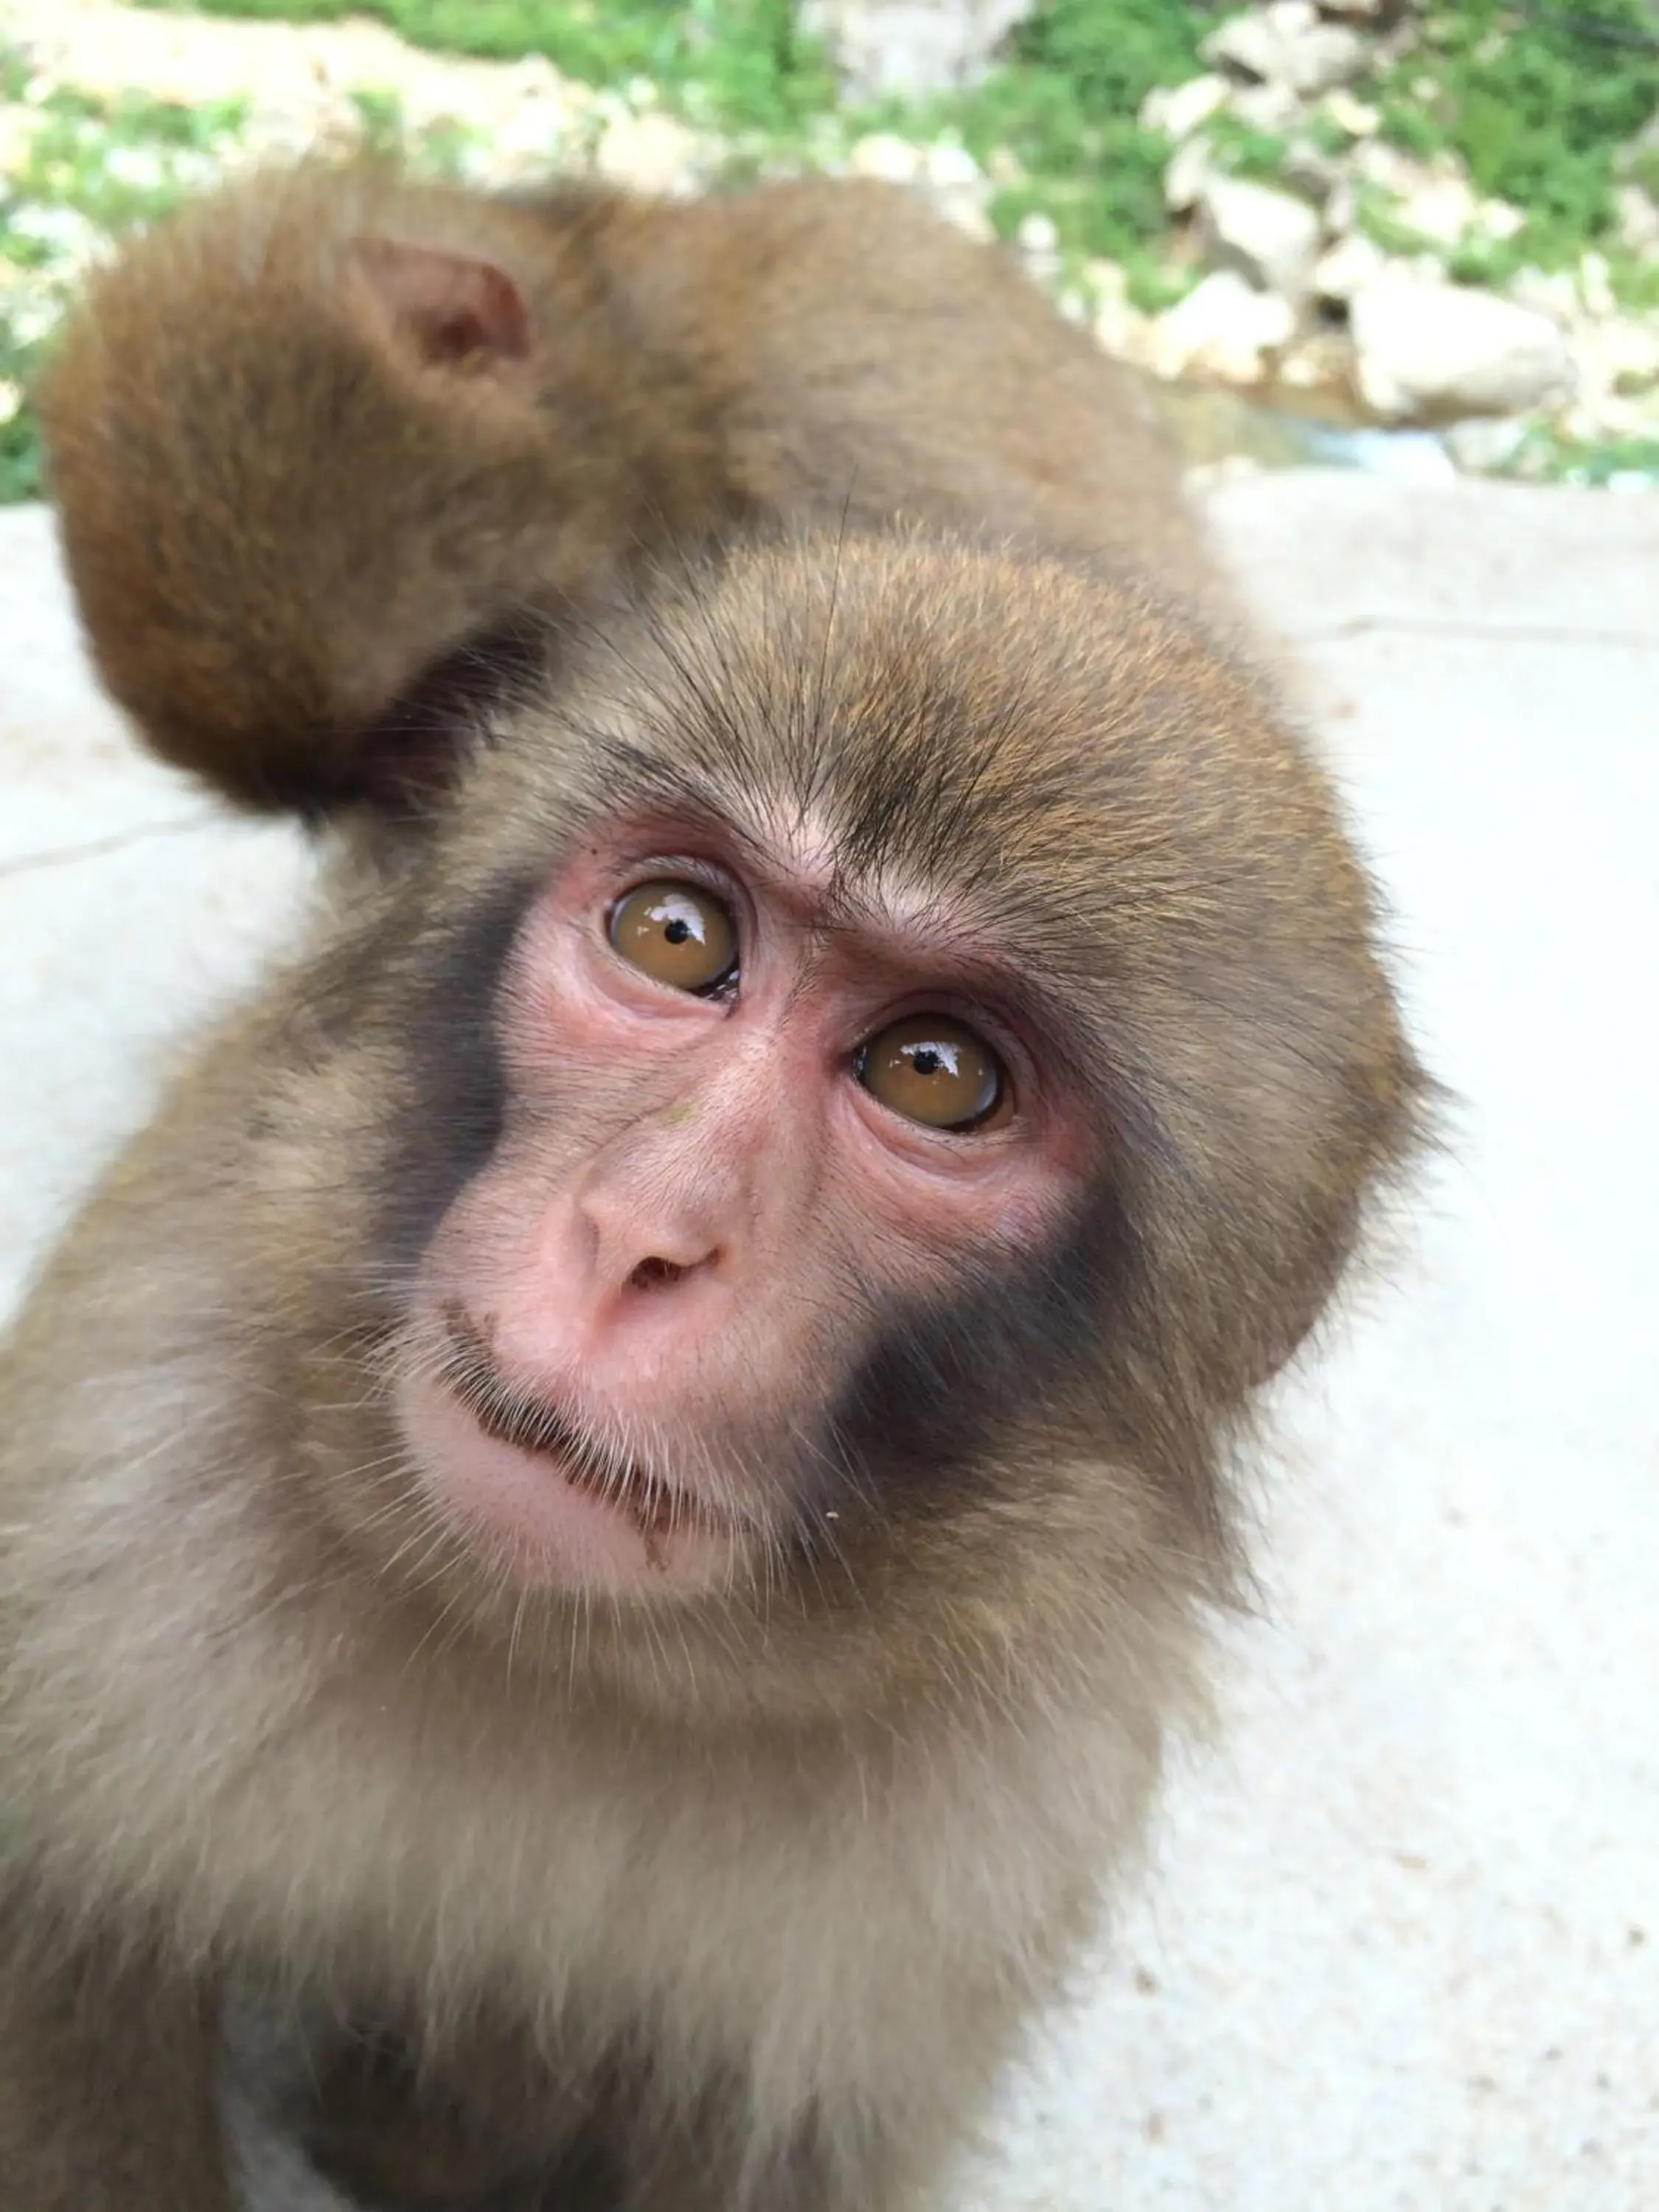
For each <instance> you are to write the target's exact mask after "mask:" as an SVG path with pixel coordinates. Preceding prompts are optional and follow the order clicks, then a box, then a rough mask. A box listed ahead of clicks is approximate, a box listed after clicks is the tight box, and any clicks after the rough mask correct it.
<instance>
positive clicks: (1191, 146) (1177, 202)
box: [1164, 138, 1211, 215]
mask: <svg viewBox="0 0 1659 2212" xmlns="http://www.w3.org/2000/svg"><path fill="white" fill-rule="evenodd" d="M1210 173H1211V171H1210V149H1209V147H1208V145H1207V144H1206V143H1205V141H1204V140H1203V139H1202V138H1188V139H1187V140H1186V141H1185V142H1184V143H1182V144H1181V145H1179V146H1177V147H1176V150H1175V152H1174V153H1173V154H1172V155H1170V161H1169V163H1168V165H1167V167H1165V169H1164V205H1165V206H1166V207H1167V208H1168V209H1169V210H1170V213H1171V214H1172V215H1186V214H1188V213H1189V212H1190V211H1191V210H1192V209H1194V208H1195V207H1196V206H1197V205H1198V203H1199V199H1200V196H1201V194H1202V192H1203V191H1204V187H1205V185H1206V184H1207V182H1208V181H1209V178H1210Z"/></svg>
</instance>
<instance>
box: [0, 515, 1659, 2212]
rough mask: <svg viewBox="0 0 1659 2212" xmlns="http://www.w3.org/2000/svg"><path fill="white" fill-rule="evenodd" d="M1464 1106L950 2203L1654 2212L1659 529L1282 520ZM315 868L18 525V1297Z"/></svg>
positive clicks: (9, 807) (11, 1282)
mask: <svg viewBox="0 0 1659 2212" xmlns="http://www.w3.org/2000/svg"><path fill="white" fill-rule="evenodd" d="M1211 497H1212V508H1213V511H1214V513H1215V517H1216V520H1217V522H1218V526H1219V528H1220V531H1221V533H1222V538H1223V540H1224V543H1225V545H1226V547H1227V549H1228V550H1230V552H1231V554H1232V555H1233V556H1235V558H1236V560H1237V564H1238V567H1239V569H1240V573H1241V574H1242V576H1243V580H1244V581H1245V583H1246V586H1247V587H1248V588H1249V590H1250V591H1251V592H1253V593H1254V594H1255V596H1256V597H1257V598H1258V599H1259V601H1260V603H1261V606H1262V608H1263V610H1264V611H1265V612H1266V613H1267V616H1268V617H1269V618H1270V619H1271V621H1272V622H1273V623H1274V624H1275V625H1276V626H1277V627H1278V628H1279V630H1280V631H1281V632H1282V633H1284V634H1285V635H1288V636H1289V637H1290V638H1291V640H1292V641H1294V642H1295V643H1296V644H1297V646H1298V647H1299V648H1300V650H1301V653H1302V656H1303V659H1304V663H1305V665H1307V667H1308V669H1309V670H1310V698H1311V702H1312V706H1313V710H1314V713H1315V715H1316V720H1317V721H1318V723H1319V725H1320V726H1321V728H1322V732H1323V733H1324V736H1325V738H1326V740H1327V741H1328V745H1329V748H1330V750H1331V752H1332V755H1333V757H1334V759H1335V761H1336V763H1337V764H1338V766H1339V769H1340V773H1341V775H1342V776H1343V778H1344V779H1345V781H1346V785H1347V787H1348V789H1349V790H1350V792H1351V793H1352V801H1353V805H1354V808H1355V810H1356V813H1357V817H1358V822H1359V823H1360V825H1361V829H1362V833H1363V836H1364V839H1365V842H1367V844H1368V845H1369V847H1370V850H1371V851H1372V853H1373V854H1374V855H1375V857H1376V861H1377V864H1378V866H1379V867H1380V869H1381V871H1382V873H1383V878H1384V879H1385V881H1386V883H1387V884H1388V886H1389V890H1390V893H1391V896H1392V897H1393V900H1394V902H1395V911H1396V915H1397V926H1396V929H1395V939H1396V943H1397V945H1398V950H1399V955H1400V963H1401V972H1402V975H1403V977H1404V980H1405V982H1406V987H1407V992H1408V994H1409V998H1410V1001H1411V1005H1412V1007H1413V1012H1414V1017H1415V1020H1416V1024H1417V1027H1418V1030H1419V1034H1420V1036H1421V1038H1422V1041H1423V1043H1424V1047H1425V1051H1426V1053H1427V1054H1428V1056H1429V1058H1430V1060H1431V1063H1432V1065H1433V1066H1434V1067H1435V1069H1436V1071H1437V1073H1438V1074H1439V1075H1440V1076H1441V1077H1442V1078H1443V1079H1444V1080H1445V1081H1446V1082H1447V1083H1448V1084H1449V1085H1451V1086H1452V1087H1453V1088H1454V1090H1455V1092H1456V1093H1457V1094H1458V1104H1457V1107H1456V1109H1455V1116H1454V1120H1453V1124H1452V1150H1451V1153H1450V1156H1449V1158H1448V1159H1447V1160H1446V1162H1445V1163H1444V1164H1443V1166H1441V1167H1440V1168H1439V1169H1438V1170H1437V1172H1436V1174H1435V1176H1433V1178H1432V1181H1431V1188H1430V1190H1429V1192H1428V1194H1427V1197H1426V1200H1425V1204H1424V1205H1423V1206H1422V1207H1421V1209H1420V1212H1419V1219H1418V1223H1417V1226H1416V1231H1415V1236H1414V1242H1413V1246H1412V1249H1410V1250H1409V1251H1408V1252H1407V1255H1405V1256H1404V1258H1403V1260H1402V1261H1401V1264H1400V1265H1399V1267H1398V1268H1397V1270H1396V1272H1395V1275H1394V1276H1393V1278H1392V1279H1391V1280H1390V1281H1389V1283H1388V1284H1387V1285H1375V1286H1372V1287H1371V1288H1370V1289H1369V1290H1368V1291H1367V1293H1366V1295H1365V1297H1364V1300H1363V1302H1361V1303H1362V1307H1363V1310H1357V1311H1356V1312H1354V1313H1353V1314H1352V1315H1351V1316H1349V1318H1347V1319H1346V1321H1345V1322H1343V1324H1342V1325H1341V1326H1340V1328H1338V1329H1337V1330H1336V1331H1334V1334H1333V1337H1332V1340H1331V1342H1330V1343H1329V1345H1328V1346H1327V1347H1326V1348H1325V1350H1324V1351H1323V1352H1322V1355H1321V1356H1320V1358H1318V1359H1317V1360H1316V1361H1310V1363H1308V1364H1307V1365H1306V1367H1305V1369H1304V1371H1302V1372H1301V1373H1299V1374H1298V1375H1297V1376H1295V1377H1293V1378H1292V1380H1291V1383H1290V1384H1289V1386H1288V1387H1287V1388H1286V1389H1285V1392H1284V1397H1285V1440H1286V1449H1285V1452H1284V1453H1283V1454H1282V1455H1281V1462H1282V1463H1281V1466H1280V1468H1279V1472H1277V1473H1276V1474H1274V1476H1273V1479H1272V1480H1271V1483H1270V1486H1269V1494H1268V1500H1267V1509H1266V1512H1265V1515H1264V1520H1265V1529H1264V1543H1263V1556H1264V1559H1265V1564H1266V1604H1265V1607H1264V1617H1263V1618H1262V1620H1261V1621H1259V1622H1258V1623H1256V1624H1255V1625H1253V1626H1249V1627H1246V1628H1243V1629H1241V1630H1240V1631H1239V1632H1238V1633H1237V1637H1236V1638H1235V1639H1234V1641H1235V1644H1236V1652H1235V1659H1234V1664H1233V1666H1232V1668H1231V1672H1230V1674H1229V1677H1228V1687H1227V1693H1226V1701H1225V1702H1226V1705H1227V1713H1228V1723H1229V1726H1228V1732H1227V1734H1226V1736H1225V1741H1224V1744H1223V1747H1222V1748H1221V1749H1220V1750H1218V1752H1214V1753H1208V1754H1199V1753H1194V1754H1193V1755H1192V1756H1191V1757H1190V1758H1189V1759H1187V1760H1186V1761H1184V1762H1183V1764H1182V1769H1181V1771H1180V1772H1179V1773H1178V1774H1177V1776H1176V1782H1175V1786H1174V1788H1173V1790H1172V1793H1171V1796H1170V1805H1169V1810H1168V1814H1167V1818H1166V1820H1165V1822H1164V1828H1163V1831H1162V1832H1161V1835H1160V1838H1159V1847H1158V1863H1157V1866H1156V1869H1155V1871H1154V1875H1153V1877H1152V1881H1151V1882H1150V1884H1149V1886H1148V1888H1147V1890H1146V1893H1145V1895H1144V1896H1143V1898H1142V1899H1140V1900H1139V1901H1138V1902H1137V1903H1136V1904H1135V1905H1133V1907H1131V1908H1130V1909H1129V1910H1127V1911H1126V1913H1125V1915H1124V1917H1123V1920H1122V1922H1121V1925H1120V1927H1119V1929H1117V1931H1116V1932H1115V1937H1114V1940H1113V1942H1112V1943H1111V1945H1110V1947H1109V1955H1108V1956H1107V1957H1106V1958H1105V1959H1104V1960H1103V1962H1102V1963H1101V1965H1100V1966H1099V1967H1098V1969H1097V1972H1095V1973H1094V1974H1093V1975H1091V1978H1090V1979H1089V1981H1088V1983H1087V1984H1086V1986H1085V1988H1084V1989H1083V1990H1081V1991H1080V1993H1079V2009H1078V2012H1077V2015H1076V2016H1075V2018H1073V2019H1072V2020H1069V2021H1066V2023H1064V2024H1062V2025H1061V2026H1060V2027H1059V2028H1058V2029H1057V2030H1056V2032H1055V2033H1054V2035H1053V2036H1052V2037H1051V2038H1050V2039H1048V2044H1047V2045H1046V2047H1045V2049H1044V2050H1043V2051H1042V2052H1041V2053H1040V2054H1039V2055H1038V2057H1037V2059H1036V2062H1035V2063H1034V2064H1033V2067H1032V2069H1031V2071H1030V2074H1029V2075H1027V2076H1025V2077H1024V2078H1022V2080H1021V2081H1019V2082H1018V2083H1017V2084H1015V2085H1014V2087H1013V2090H1012V2093H1011V2096H1010V2100H1009V2106H1008V2110H1007V2112H1006V2115H1005V2116H1004V2120H1003V2124H1002V2127H1001V2130H1000V2141H999V2143H998V2145H997V2148H996V2152H995V2155H994V2157H992V2158H990V2159H989V2160H987V2165H986V2167H985V2170H984V2171H983V2172H981V2173H977V2174H975V2176H973V2177H972V2178H970V2179H969V2181H968V2182H967V2183H966V2184H965V2185H964V2189H963V2195H962V2207H963V2212H1153V2208H1160V2212H1162V2208H1171V2209H1172V2212H1175V2209H1176V2208H1178V2212H1546V2208H1547V2212H1652V2208H1654V2207H1656V2206H1659V1264H1656V1263H1659V1166H1656V1160H1659V716H1656V714H1654V713H1653V711H1652V710H1651V708H1650V700H1651V699H1652V697H1653V696H1654V695H1655V693H1656V691H1659V498H1648V497H1632V498H1630V499H1619V498H1615V497H1613V496H1610V495H1594V494H1583V495H1577V494H1571V493H1565V492H1544V491H1532V490H1524V489H1513V488H1507V487H1499V486H1474V485H1463V486H1452V487H1437V488H1434V489H1414V488H1410V487H1406V486H1398V485H1389V484H1387V483H1380V482H1376V481H1373V480H1368V479H1366V478H1364V477H1345V476H1335V475H1331V476H1324V475H1316V474H1305V475H1291V476H1281V477H1257V478H1255V479H1250V480H1246V481H1243V482H1240V483H1233V484H1231V485H1229V486H1227V487H1225V489H1221V490H1219V491H1218V492H1215V493H1213V494H1212V495H1211ZM305 876H306V866H305V862H304V860H303V856H302V855H301V853H300V851H299V848H298V846H297V842H296V841H295V839H293V838H292V837H291V836H289V834H288V833H287V832H285V831H283V830H280V829H252V828H248V827H246V826H244V825H233V824H230V823H225V822H224V821H222V820H221V819H220V818H219V817H217V816H216V814H215V813H214V811H213V810H212V809H211V808H210V806H209V805H207V804H206V803H205V802H204V801H202V800H200V799H197V798H196V797H195V796H194V795H193V794H192V793H190V792H188V791H187V790H185V788H183V787H181V786H179V785H178V784H177V783H175V782H174V781H172V780H171V779H169V778H167V776H165V775H162V774H161V772H160V771H158V770H152V769H149V768H147V767H145V766H144V765H143V763H140V762H139V761H138V760H137V757H136V756H134V755H133V754H132V753H131V751H130V750H127V749H126V747H125V744H124V742H123V740H122V739H121V738H120V736H119V733H118V726H117V725H116V722H115V720H114V718H113V717H112V714H110V713H109V712H108V711H107V710H106V708H104V707H102V706H101V705H100V703H99V702H98V701H97V700H96V699H95V697H94V695H93V692H92V690H91V689H90V687H89V684H88V678H87V676H86V673H85V671H84V670H83V668H82V665H81V664H80V662H79V660H78V659H77V655H76V647H75V644H74V640H73V632H72V625H71V623H70V617H69V616H68V613H67V610H66V607H65V603H64V592H63V589H62V586H61V584H60V582H59V581H58V576H57V573H56V568H55V566H54V562H53V558H52V551H51V542H50V535H49V532H48V530H47V527H46V523H45V520H44V519H43V518H42V517H41V516H40V515H39V514H36V513H10V514H7V515H5V516H3V517H0V1303H3V1302H4V1301H5V1300H6V1299H8V1298H9V1297H10V1296H11V1295H12V1294H13V1293H15V1290H16V1289H17V1287H18V1285H19V1284H20V1283H21V1279H22V1276H23V1273H24V1271H25V1269H26V1267H27V1264H28V1261H29V1258H30V1255H32V1254H33V1252H34V1251H35V1250H36V1249H38V1247H39V1245H40V1241H41V1240H42V1239H43V1238H44V1237H46V1236H47V1235H48V1234H49V1233H50V1232H51V1231H52V1227H53V1226H54V1225H55V1224H56V1223H57V1222H58V1220H59V1219H60V1218H62V1216H63V1213H64V1209H65V1207H66V1206H68V1205H69V1204H70V1202H71V1200H72V1199H73V1196H74V1194H75V1193H76V1190H77V1189H78V1188H79V1187H80V1186H81V1184H82V1182H84V1180H85V1178H86V1176H87V1175H88V1171H89V1170H90V1169H91V1168H92V1166H93V1165H94V1163H95V1162H96V1161H97V1160H98V1158H100V1156H101V1155H102V1154H103V1153H104V1152H105V1151H106V1149H107V1147H108V1146H109V1144H110V1142H111V1140H112V1138H113V1136H114V1134H115V1133H117V1132H118V1130H119V1129H121V1128H122V1127H125V1126H126V1125H128V1124H129V1123H131V1121H133V1120H134V1118H135V1117H136V1116H137V1115H140V1114H141V1113H142V1112H143V1103H144V1101H145V1100H146V1098H147V1097H149V1095H150V1093H151V1091H152V1088H153V1086H154V1085H155V1081H156V1080H157V1079H158V1076H159V1073H160V1071H161V1066H162V1065H163V1062H164V1058H165V1052H166V1048H167V1042H168V1041H169V1040H171V1039H172V1038H173V1037H174V1036H176V1035H177V1034H178V1033H179V1031H180V1030H182V1029H184V1028H185V1027H187V1026H188V1024H189V1023H190V1021H191V1018H193V1017H194V1016H195V1015H196V1014H197V1012H198V1011H199V1010H200V1009H202V1008H203V1007H204V1006H208V1005H210V1004H212V1003H214V1002H216V1001H217V1000H221V999H222V997H223V996H224V995H225V994H226V993H227V992H228V991H229V990H230V989H232V988H234V986H235V984H236V983H237V982H238V981H239V980H240V978H241V977H242V976H243V975H246V973H247V972H248V971H249V970H250V969H251V968H252V965H253V963H254V961H255V958H256V957H257V954H258V950H259V948H260V947H261V946H263V945H270V944H272V943H275V942H280V941H281V939H282V937H283V932H284V928H285V927H286V924H287V920H288V917H289V915H291V914H292V913H293V911H294V908H295V900H296V898H297V897H298V896H299V894H300V892H301V889H302V887H303V882H304V878H305Z"/></svg>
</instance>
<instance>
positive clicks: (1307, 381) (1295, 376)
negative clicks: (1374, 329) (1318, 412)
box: [1278, 331, 1352, 392]
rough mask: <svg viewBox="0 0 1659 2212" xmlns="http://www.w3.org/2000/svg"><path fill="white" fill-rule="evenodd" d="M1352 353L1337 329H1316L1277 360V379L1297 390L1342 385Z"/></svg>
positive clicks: (1319, 389) (1319, 390)
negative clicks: (1311, 334) (1310, 335)
mask: <svg viewBox="0 0 1659 2212" xmlns="http://www.w3.org/2000/svg"><path fill="white" fill-rule="evenodd" d="M1351 361H1352V352H1351V349H1350V348H1349V346H1348V343H1347V340H1346V337H1344V336H1343V334H1342V333H1341V332H1340V331H1315V332H1314V334H1313V336H1312V337H1305V338H1302V339H1299V340H1298V341H1297V343H1296V344H1294V345H1293V346H1291V347H1290V348H1289V349H1287V351H1286V352H1285V354H1284V356H1282V358H1281V359H1280V361H1279V372H1278V374H1279V382H1280V384H1282V385H1286V386H1290V387H1291V389H1292V390H1294V391H1298V392H1323V391H1328V390H1330V389H1331V388H1332V387H1333V386H1337V385H1341V384H1346V381H1347V377H1348V368H1349V365H1350V362H1351Z"/></svg>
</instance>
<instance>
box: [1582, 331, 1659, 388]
mask: <svg viewBox="0 0 1659 2212" xmlns="http://www.w3.org/2000/svg"><path fill="white" fill-rule="evenodd" d="M1572 357H1573V360H1574V362H1575V363H1576V364H1577V369H1578V381H1579V388H1580V392H1581V394H1582V395H1583V397H1585V398H1594V397H1595V396H1596V395H1598V394H1599V395H1603V396H1612V395H1613V394H1615V393H1616V394H1620V395H1623V394H1625V393H1628V392H1638V391H1641V390H1642V389H1644V387H1645V386H1649V385H1651V384H1653V383H1655V382H1659V320H1654V319H1642V318H1640V317H1638V316H1635V315H1620V316H1615V317H1613V318H1611V319H1609V320H1607V321H1606V322H1598V323H1589V324H1583V325H1580V327H1579V328H1578V329H1577V331H1574V333H1573V337H1572Z"/></svg>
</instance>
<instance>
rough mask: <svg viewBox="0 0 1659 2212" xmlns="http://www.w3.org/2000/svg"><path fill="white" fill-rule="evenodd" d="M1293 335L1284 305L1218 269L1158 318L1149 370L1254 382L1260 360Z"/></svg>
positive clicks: (1287, 307)
mask: <svg viewBox="0 0 1659 2212" xmlns="http://www.w3.org/2000/svg"><path fill="white" fill-rule="evenodd" d="M1295 331H1296V315H1295V313H1294V311H1293V310H1292V308H1291V306H1290V303H1289V302H1288V301H1285V300H1281V299H1279V297H1277V296H1276V295H1274V294H1273V293H1271V292H1257V291H1255V290H1253V289H1251V287H1250V286H1249V284H1247V283H1245V281H1244V279H1243V277H1242V276H1239V275H1238V274H1237V272H1236V271H1235V270H1231V269H1218V270H1213V271H1212V273H1211V274H1210V275H1209V276H1206V277H1205V279H1204V280H1203V282H1202V283H1200V284H1199V285H1198V286H1197V287H1196V288H1195V289H1194V290H1193V291H1191V292H1189V293H1188V295H1187V297H1186V298H1185V299H1184V300H1182V301H1181V302H1180V304H1179V305H1178V306H1176V307H1171V308H1170V309H1169V310H1168V311H1167V312H1166V313H1164V314H1162V315H1159V316H1158V318H1157V320H1156V322H1155V323H1154V325H1153V335H1154V366H1155V367H1156V368H1158V372H1159V374H1162V375H1165V376H1180V375H1182V374H1192V373H1194V372H1195V373H1197V374H1200V375H1211V376H1218V377H1224V378H1225V379H1226V380H1227V381H1228V382H1229V383H1231V384H1254V383H1255V382H1256V381H1257V380H1258V379H1259V378H1260V377H1261V374H1262V369H1263V361H1262V356H1263V355H1264V354H1267V353H1272V352H1276V351H1278V349H1279V348H1280V347H1281V346H1285V345H1288V344H1289V343H1290V342H1291V337H1293V335H1294V334H1295Z"/></svg>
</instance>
